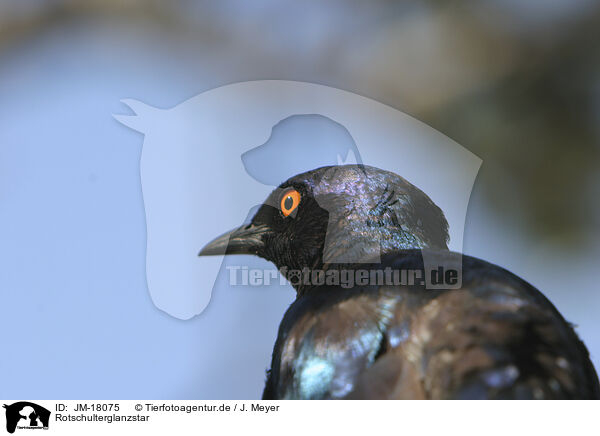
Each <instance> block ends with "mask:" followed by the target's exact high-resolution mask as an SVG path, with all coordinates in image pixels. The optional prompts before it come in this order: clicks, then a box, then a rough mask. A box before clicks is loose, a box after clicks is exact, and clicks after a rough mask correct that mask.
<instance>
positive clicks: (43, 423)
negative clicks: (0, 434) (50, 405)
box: [3, 401, 50, 433]
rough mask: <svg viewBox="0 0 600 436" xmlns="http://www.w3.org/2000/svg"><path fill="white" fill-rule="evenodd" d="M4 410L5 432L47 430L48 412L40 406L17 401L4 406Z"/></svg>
mask: <svg viewBox="0 0 600 436" xmlns="http://www.w3.org/2000/svg"><path fill="white" fill-rule="evenodd" d="M3 407H4V408H5V409H6V431H8V432H9V433H14V432H15V430H16V429H17V428H18V429H19V430H21V429H29V430H34V429H44V430H47V429H48V423H49V421H50V411H49V410H48V409H46V408H44V407H42V406H39V405H37V404H35V403H30V402H29V401H19V402H17V403H13V404H11V405H6V404H5V405H4V406H3Z"/></svg>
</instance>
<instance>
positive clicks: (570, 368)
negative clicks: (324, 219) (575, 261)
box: [263, 250, 600, 399]
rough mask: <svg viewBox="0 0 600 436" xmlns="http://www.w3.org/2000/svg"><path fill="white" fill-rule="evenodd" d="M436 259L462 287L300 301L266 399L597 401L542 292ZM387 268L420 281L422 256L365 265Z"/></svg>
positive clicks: (376, 290) (481, 268)
mask: <svg viewBox="0 0 600 436" xmlns="http://www.w3.org/2000/svg"><path fill="white" fill-rule="evenodd" d="M431 256H434V257H436V261H437V262H438V264H440V265H446V266H447V267H448V268H452V267H456V266H457V265H459V264H460V265H462V268H461V270H462V287H461V288H460V289H447V290H428V289H426V288H425V287H424V286H423V285H421V284H418V283H417V284H413V285H408V284H407V285H389V284H383V285H373V284H372V285H369V286H354V287H351V288H343V287H340V286H319V287H318V288H314V289H309V290H307V291H306V292H304V293H303V294H302V295H301V296H300V297H299V298H298V299H297V300H296V301H295V302H294V303H293V304H292V305H291V306H290V308H289V309H288V311H287V312H286V314H285V316H284V319H283V321H282V323H281V326H280V330H279V335H278V338H277V342H276V345H275V349H274V353H273V361H272V368H271V371H270V373H269V376H268V380H267V385H266V387H265V391H264V394H263V398H265V399H270V398H307V399H308V398H312V399H317V398H364V399H367V398H381V399H385V398H390V399H391V398H396V399H401V398H404V399H409V398H410V399H419V398H423V399H425V398H431V399H442V398H464V399H477V398H496V399H501V398H522V399H529V398H531V399H536V398H565V399H567V398H581V399H583V398H599V397H600V388H599V385H598V378H597V375H596V373H595V370H594V368H593V366H592V364H591V362H590V360H589V356H588V352H587V349H586V348H585V346H584V345H583V343H582V342H581V341H580V340H579V338H578V337H577V335H576V334H575V332H574V331H573V329H572V328H571V326H570V325H569V324H568V323H567V322H566V321H565V320H564V318H563V317H562V316H561V315H560V313H559V312H558V311H557V310H556V309H555V308H554V306H553V305H552V304H551V303H550V302H549V301H548V300H547V299H546V298H545V297H544V296H543V295H542V294H541V293H540V292H539V291H538V290H536V289H535V288H534V287H532V286H531V285H529V284H528V283H526V282H524V281H523V280H521V279H520V278H518V277H516V276H515V275H513V274H512V273H510V272H508V271H506V270H504V269H502V268H500V267H498V266H495V265H492V264H489V263H487V262H484V261H482V260H479V259H475V258H472V257H468V256H461V255H460V254H457V253H452V252H448V251H436V252H433V253H430V257H431ZM386 267H389V268H391V269H392V270H398V271H401V270H411V271H419V270H420V271H422V273H423V274H424V271H423V260H422V255H421V251H420V250H409V251H402V252H398V253H395V254H392V255H388V256H385V257H384V258H383V259H382V263H381V264H378V265H376V266H375V265H370V266H369V268H371V269H373V268H378V269H384V268H386ZM361 268H365V265H362V266H361Z"/></svg>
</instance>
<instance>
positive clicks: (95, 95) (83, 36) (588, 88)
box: [0, 0, 600, 399]
mask: <svg viewBox="0 0 600 436" xmlns="http://www.w3.org/2000/svg"><path fill="white" fill-rule="evenodd" d="M254 79H287V80H299V81H309V82H315V83H319V84H323V85H328V86H332V87H336V88H341V89H345V90H348V91H351V92H354V93H357V94H361V95H364V96H367V97H370V98H372V99H375V100H378V101H380V102H382V103H385V104H387V105H390V106H392V107H395V108H397V109H399V110H401V111H403V112H406V113H408V114H409V115H412V116H414V117H415V118H417V119H419V120H421V121H423V122H425V123H427V124H428V125H430V126H432V127H433V128H435V129H437V130H439V131H440V132H442V133H444V134H445V135H447V136H449V137H450V138H452V139H454V140H455V141H456V142H458V143H459V144H460V145H462V146H463V147H466V148H467V149H469V150H470V151H472V152H473V153H475V154H476V155H478V156H479V157H480V158H481V159H483V166H482V168H481V170H480V173H479V176H478V179H477V181H476V184H475V188H474V191H473V195H472V198H471V203H470V207H469V212H468V215H467V224H466V228H465V241H464V247H465V252H466V253H467V254H470V255H473V256H477V257H481V258H483V259H486V260H488V261H491V262H494V263H497V264H499V265H501V266H503V267H505V268H508V269H510V270H511V271H513V272H514V273H516V274H518V275H520V276H522V277H523V278H524V279H526V280H527V281H529V282H531V283H532V284H533V285H534V286H536V287H538V288H539V289H540V290H541V291H542V292H544V293H545V294H546V295H547V296H548V297H549V298H550V299H551V300H552V301H553V302H554V303H555V305H556V306H557V307H558V309H559V310H560V311H561V312H562V313H563V315H564V316H565V317H566V318H567V319H568V320H570V321H571V322H573V323H574V324H575V325H576V326H577V331H578V332H579V334H580V336H581V337H582V339H583V340H584V342H585V343H586V344H587V345H588V348H589V349H590V352H591V354H592V359H593V361H594V363H595V365H596V367H599V366H600V335H599V334H598V332H599V331H600V319H599V317H598V315H597V311H598V310H599V309H600V293H599V292H598V281H597V280H596V277H595V274H596V272H597V271H598V267H599V266H600V264H599V261H600V234H599V232H598V230H597V229H598V227H599V225H600V206H599V202H598V199H599V198H600V171H599V170H600V3H598V2H596V1H593V0H554V1H547V0H529V1H527V2H523V1H519V0H477V1H475V0H473V1H468V0H464V1H454V2H438V1H433V0H429V1H427V0H421V1H409V0H407V1H402V2H394V1H383V0H372V1H370V2H359V1H342V0H332V1H316V0H310V1H304V2H292V1H288V0H284V1H281V0H280V1H267V0H259V1H255V2H251V3H250V2H243V1H241V0H222V1H219V2H216V1H213V2H192V1H172V2H162V1H158V0H156V1H141V0H129V1H116V0H103V1H100V0H89V1H78V0H2V1H1V2H0V241H2V243H1V247H2V249H1V250H0V329H1V330H2V331H3V336H2V339H0V343H1V344H2V345H3V348H4V350H5V352H4V353H3V355H2V356H0V398H9V397H14V398H19V399H21V398H25V397H28V398H84V397H85V398H105V399H114V398H174V399H175V398H181V399H186V398H214V399H216V398H231V399H234V398H257V397H259V396H260V394H261V389H262V384H263V381H264V370H266V369H267V366H268V363H269V360H270V352H271V347H272V344H273V342H274V338H275V334H276V328H277V325H278V323H279V320H280V319H281V316H282V315H283V311H284V310H285V308H286V306H287V304H289V302H290V301H291V300H292V298H293V295H284V296H281V295H275V294H272V293H269V292H261V289H256V288H254V289H249V290H245V292H242V291H241V290H239V289H236V290H232V291H231V292H230V294H229V297H230V298H228V299H227V300H226V301H227V304H229V305H231V304H237V305H238V306H237V307H236V308H232V309H231V310H232V311H231V313H234V314H235V317H232V321H231V328H230V330H228V331H227V332H218V331H214V329H213V330H211V325H214V323H213V322H212V321H211V316H213V317H217V316H219V317H221V316H222V314H219V313H222V312H217V309H214V310H213V314H212V315H211V309H210V306H209V310H207V311H206V312H205V313H203V314H202V315H200V316H199V317H196V318H194V319H192V320H190V321H181V320H177V319H174V318H171V317H169V316H168V315H166V314H164V313H162V312H160V311H158V309H156V308H155V307H154V306H153V305H152V303H151V301H150V299H149V296H148V293H147V290H146V283H145V257H144V256H145V221H144V209H143V199H142V193H141V188H140V183H139V176H140V175H139V157H140V152H141V146H142V142H143V138H142V137H141V135H139V134H137V133H135V132H133V131H131V130H129V129H127V128H126V127H124V126H122V125H120V124H119V123H117V122H116V121H115V120H114V119H113V118H112V117H111V114H112V113H123V112H125V111H126V109H124V107H123V105H122V104H121V103H119V100H120V99H122V98H125V97H129V98H136V99H140V100H142V101H144V102H147V103H149V104H151V105H153V106H157V107H162V108H169V107H172V106H175V105H176V104H178V103H180V102H182V101H184V100H186V99H188V98H190V97H192V96H194V95H196V94H198V93H200V92H202V91H205V90H208V89H211V88H214V87H217V86H221V85H225V84H228V83H233V82H238V81H246V80H254ZM219 298H225V297H219V296H218V295H215V296H214V300H213V302H212V303H211V305H215V306H218V304H220V303H219ZM223 301H225V300H223ZM74 308H77V310H75V309H74ZM257 308H261V310H260V312H257ZM240 330H245V331H246V333H247V334H251V335H255V337H256V341H255V342H253V343H245V342H243V343H236V345H235V349H230V347H229V346H228V345H227V344H228V343H229V342H228V339H227V338H226V337H224V336H220V334H222V335H234V336H235V335H236V332H238V331H240ZM207 331H209V332H210V334H211V337H212V338H213V339H212V340H213V341H214V344H215V347H214V348H213V351H211V352H210V353H208V354H207V353H206V352H205V350H203V349H199V348H198V347H197V344H195V343H194V338H196V337H199V336H201V335H203V334H206V332H207ZM219 344H222V346H221V347H220V348H219ZM244 344H245V345H244ZM214 350H217V351H216V352H215V351H214Z"/></svg>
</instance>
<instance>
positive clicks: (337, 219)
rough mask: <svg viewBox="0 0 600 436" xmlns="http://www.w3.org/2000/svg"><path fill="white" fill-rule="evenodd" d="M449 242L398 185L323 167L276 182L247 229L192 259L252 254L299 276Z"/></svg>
mask: <svg viewBox="0 0 600 436" xmlns="http://www.w3.org/2000/svg"><path fill="white" fill-rule="evenodd" d="M448 239H449V238H448V223H447V221H446V219H445V217H444V214H443V212H442V211H441V209H440V208H439V207H437V206H436V205H435V204H434V203H433V201H431V199H430V198H429V197H428V196H427V195H425V193H423V192H422V191H420V190H419V189H418V188H416V187H415V186H413V185H412V184H410V183H409V182H407V181H406V180H405V179H403V178H402V177H400V176H398V175H397V174H394V173H392V172H389V171H384V170H381V169H378V168H374V167H370V166H366V165H343V166H327V167H322V168H317V169H315V170H312V171H308V172H306V173H302V174H299V175H297V176H294V177H292V178H290V179H288V180H287V181H285V182H283V183H282V184H281V185H280V186H279V187H278V188H276V189H275V190H274V191H273V192H272V193H271V194H270V195H269V197H268V198H267V199H266V201H265V202H264V204H263V205H262V206H261V207H260V208H259V210H258V211H257V212H256V214H255V216H254V217H253V218H252V221H251V222H250V224H248V225H244V226H242V227H239V228H237V229H235V230H233V231H231V232H228V233H226V234H224V235H222V236H220V237H219V238H217V239H215V240H213V241H212V242H210V243H209V244H207V245H206V246H205V247H204V248H203V249H202V251H200V253H199V255H200V256H205V255H216V254H221V255H222V254H254V255H257V256H260V257H262V258H264V259H267V260H269V261H271V262H273V263H274V264H275V265H276V266H277V267H278V268H279V269H282V268H284V267H285V268H287V269H288V270H301V269H303V268H309V269H315V268H323V267H330V266H331V265H339V264H344V265H348V264H356V263H365V262H369V263H372V262H373V260H374V259H375V260H376V259H378V257H379V256H380V255H383V254H386V253H389V252H393V251H398V250H403V249H419V248H437V249H447V243H448Z"/></svg>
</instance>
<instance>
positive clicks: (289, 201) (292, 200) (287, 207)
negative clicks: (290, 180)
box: [279, 189, 300, 216]
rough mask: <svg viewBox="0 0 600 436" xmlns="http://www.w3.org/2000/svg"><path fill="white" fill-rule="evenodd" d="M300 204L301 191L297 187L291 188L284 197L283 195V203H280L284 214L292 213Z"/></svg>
mask: <svg viewBox="0 0 600 436" xmlns="http://www.w3.org/2000/svg"><path fill="white" fill-rule="evenodd" d="M299 204H300V193H299V192H298V191H296V190H295V189H290V190H289V191H287V192H286V193H285V194H283V197H281V204H280V205H279V206H280V208H281V213H283V216H288V215H289V214H291V213H292V212H293V211H294V210H296V208H297V207H298V205H299Z"/></svg>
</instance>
